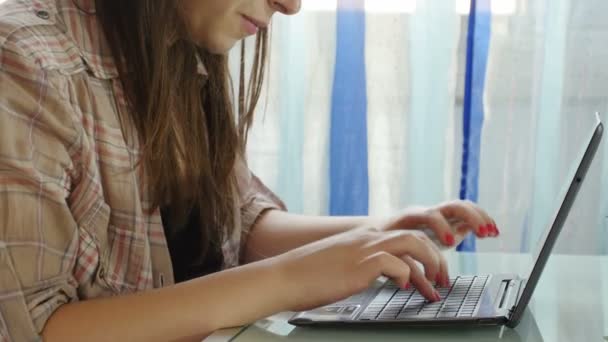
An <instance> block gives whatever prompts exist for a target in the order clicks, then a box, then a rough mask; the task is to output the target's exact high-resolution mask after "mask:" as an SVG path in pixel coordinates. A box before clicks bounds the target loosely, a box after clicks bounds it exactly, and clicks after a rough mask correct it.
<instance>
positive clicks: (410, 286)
mask: <svg viewBox="0 0 608 342" xmlns="http://www.w3.org/2000/svg"><path fill="white" fill-rule="evenodd" d="M403 288H404V289H406V290H409V289H410V288H412V285H411V284H410V283H409V282H407V283H405V286H403Z"/></svg>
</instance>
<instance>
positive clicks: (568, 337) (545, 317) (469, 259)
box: [204, 252, 608, 342]
mask: <svg viewBox="0 0 608 342" xmlns="http://www.w3.org/2000/svg"><path fill="white" fill-rule="evenodd" d="M447 258H448V262H449V265H450V273H451V274H452V275H456V274H480V273H517V274H520V275H527V274H528V270H529V268H530V267H531V264H532V260H531V257H530V256H529V255H524V254H500V253H456V252H451V253H448V254H447ZM528 308H529V309H528V311H527V313H526V315H525V317H524V319H523V320H522V322H521V323H520V325H519V326H518V327H517V328H516V329H509V328H497V327H488V328H415V329H412V328H391V329H386V328H385V329H379V328H363V329H360V328H357V329H355V330H353V329H348V328H323V329H319V328H297V327H294V326H292V325H290V324H288V323H287V322H286V321H287V319H288V318H289V317H290V316H291V314H292V313H280V314H277V315H275V316H272V317H269V318H267V319H264V320H260V321H258V322H256V323H255V324H252V325H250V326H247V327H241V328H235V329H225V330H220V331H217V332H216V333H215V334H213V335H211V336H210V337H208V338H207V339H205V341H204V342H225V341H235V342H258V341H260V342H261V341H264V342H273V341H332V342H337V341H350V342H352V341H387V342H391V341H400V342H402V341H494V340H498V339H501V340H504V341H551V342H553V341H575V342H579V341H580V342H604V341H608V256H579V255H553V256H551V258H550V259H549V262H548V264H547V267H546V268H545V271H544V272H543V275H542V277H541V279H540V282H539V284H538V287H537V288H536V291H535V292H534V296H533V297H532V301H531V303H530V305H529V307H528Z"/></svg>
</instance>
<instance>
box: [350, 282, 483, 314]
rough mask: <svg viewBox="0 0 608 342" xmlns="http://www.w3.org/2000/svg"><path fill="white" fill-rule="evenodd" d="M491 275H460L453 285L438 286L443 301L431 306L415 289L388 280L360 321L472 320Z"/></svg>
mask: <svg viewBox="0 0 608 342" xmlns="http://www.w3.org/2000/svg"><path fill="white" fill-rule="evenodd" d="M488 279H489V276H488V275H483V276H459V277H457V278H454V279H450V286H448V287H437V291H438V292H439V294H440V295H441V301H439V302H434V303H431V302H429V301H427V300H426V299H424V297H422V295H421V294H420V293H419V292H418V291H416V290H415V289H413V288H412V289H409V290H405V289H400V288H399V287H397V286H396V285H395V284H394V283H393V282H391V281H387V282H386V284H385V285H384V286H383V287H382V289H381V290H380V292H378V294H377V295H376V297H375V298H374V299H373V300H372V301H371V302H370V304H369V305H368V306H367V307H366V308H365V310H364V311H363V312H362V313H361V315H360V316H359V318H358V319H359V320H400V319H418V318H454V317H472V316H473V314H474V313H475V310H476V309H477V307H478V304H479V302H480V300H481V294H482V292H483V289H484V287H485V286H486V284H487V282H488Z"/></svg>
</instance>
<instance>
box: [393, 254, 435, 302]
mask: <svg viewBox="0 0 608 342" xmlns="http://www.w3.org/2000/svg"><path fill="white" fill-rule="evenodd" d="M402 259H403V261H405V263H406V264H408V266H409V267H410V281H411V282H412V284H413V285H414V286H415V287H416V289H417V290H418V292H420V294H421V295H422V296H424V298H426V299H428V300H429V301H432V302H435V301H438V300H441V298H440V296H439V292H437V290H435V288H434V287H433V284H431V282H430V281H428V279H426V278H425V276H424V273H422V270H421V269H420V268H419V267H418V265H416V262H415V261H414V260H413V259H412V258H410V257H409V256H404V257H403V258H402Z"/></svg>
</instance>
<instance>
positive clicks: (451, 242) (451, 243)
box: [445, 233, 456, 246]
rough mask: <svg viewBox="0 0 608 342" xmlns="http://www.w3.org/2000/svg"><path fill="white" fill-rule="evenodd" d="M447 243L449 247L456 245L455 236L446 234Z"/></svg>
mask: <svg viewBox="0 0 608 342" xmlns="http://www.w3.org/2000/svg"><path fill="white" fill-rule="evenodd" d="M445 242H446V243H447V244H448V246H454V244H455V243H456V241H455V240H454V235H452V234H450V233H448V234H446V235H445Z"/></svg>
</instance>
